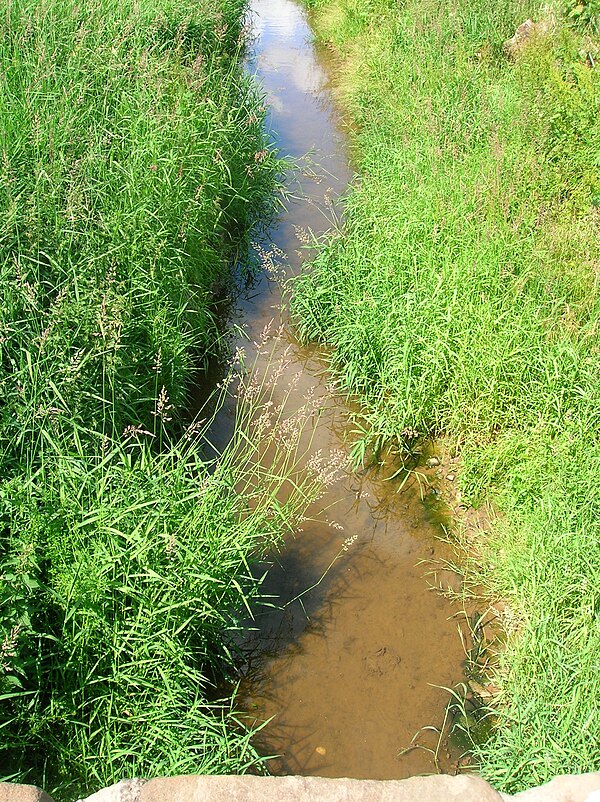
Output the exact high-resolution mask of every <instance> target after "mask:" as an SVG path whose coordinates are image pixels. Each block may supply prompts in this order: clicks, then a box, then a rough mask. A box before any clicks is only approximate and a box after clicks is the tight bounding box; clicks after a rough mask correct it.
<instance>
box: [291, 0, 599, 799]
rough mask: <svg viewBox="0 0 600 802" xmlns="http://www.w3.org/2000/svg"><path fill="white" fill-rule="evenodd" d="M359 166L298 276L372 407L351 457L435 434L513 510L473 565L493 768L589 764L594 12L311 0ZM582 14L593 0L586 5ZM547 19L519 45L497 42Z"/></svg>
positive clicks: (308, 322)
mask: <svg viewBox="0 0 600 802" xmlns="http://www.w3.org/2000/svg"><path fill="white" fill-rule="evenodd" d="M311 6H312V14H313V20H314V24H315V27H316V30H317V33H318V35H320V37H321V38H322V39H324V40H325V41H328V42H330V43H331V44H332V46H333V47H334V49H335V50H336V52H337V56H338V60H339V62H338V63H339V72H340V79H339V84H340V91H341V94H342V96H343V99H344V102H345V103H346V105H347V107H348V109H349V111H350V113H351V116H352V119H353V122H355V123H356V126H357V133H356V136H355V146H356V152H357V159H358V163H359V171H360V177H359V179H358V181H357V183H356V186H355V187H354V188H353V190H352V192H351V193H350V195H349V197H348V201H347V205H346V222H345V226H344V229H343V231H339V232H333V233H332V234H331V235H330V236H329V237H328V239H327V241H325V242H324V243H323V244H322V247H321V249H320V252H319V254H318V255H317V257H316V259H315V261H314V262H313V264H312V265H311V267H310V269H309V270H308V271H307V272H306V273H305V274H304V275H302V276H301V277H300V278H299V280H298V281H297V282H296V284H295V286H294V298H293V312H294V314H295V316H296V320H297V323H298V327H299V330H300V332H301V334H302V336H303V337H305V338H307V339H318V340H320V341H323V342H326V343H329V344H330V345H331V346H332V352H331V364H332V369H333V370H334V371H335V373H336V375H337V377H338V380H339V382H340V385H341V386H342V387H344V388H345V389H346V390H347V391H348V392H349V393H352V394H355V395H357V396H358V397H359V398H360V399H361V400H362V401H363V403H364V421H363V422H362V423H361V426H362V428H363V429H364V431H366V432H368V435H367V436H366V438H365V439H363V440H362V442H361V443H360V444H359V445H358V446H357V448H356V453H357V454H358V455H359V456H360V455H364V454H365V452H366V449H367V447H368V446H369V445H371V446H372V447H374V448H375V449H377V448H378V446H379V445H380V444H381V443H383V442H385V441H389V440H394V439H395V440H396V441H399V442H401V443H405V444H410V442H411V440H412V438H413V437H414V435H415V433H419V434H420V435H421V436H436V435H440V434H442V433H444V434H446V435H448V436H449V437H450V438H452V439H453V440H454V441H455V442H458V443H460V444H461V450H462V456H463V460H464V464H465V470H464V472H463V475H462V488H461V489H462V491H463V494H466V495H467V496H468V497H469V498H470V499H471V500H472V501H474V502H477V501H478V500H481V498H482V497H483V496H484V495H487V496H488V497H491V498H492V499H493V500H494V501H495V502H496V503H497V505H498V507H499V508H500V510H501V512H502V517H501V519H500V520H499V521H498V522H497V524H496V526H495V528H494V531H493V533H492V534H491V535H490V539H489V542H485V543H483V544H481V549H482V550H483V553H484V557H485V561H486V567H484V569H483V574H482V575H481V576H480V579H481V580H482V582H484V583H485V584H487V585H488V587H489V588H490V589H491V591H492V592H494V593H497V594H498V595H500V596H501V597H503V598H505V599H507V600H508V601H509V604H510V606H511V608H512V609H513V611H515V613H516V617H517V621H518V625H517V626H515V630H514V631H513V632H512V633H511V637H510V639H509V643H508V647H507V649H506V652H505V654H504V658H503V665H502V668H501V677H500V678H499V682H500V684H501V687H502V692H503V695H502V702H503V703H502V706H501V708H500V709H499V710H498V711H497V715H498V718H497V727H496V729H495V733H494V736H493V738H492V740H491V741H490V742H489V743H488V744H485V745H482V746H481V745H480V746H478V747H476V752H477V754H478V756H479V758H480V760H481V765H482V771H483V773H484V774H485V775H486V776H487V777H488V778H490V779H491V780H492V781H494V782H495V783H497V784H498V785H500V786H501V787H502V788H504V789H505V790H508V791H515V790H520V789H522V788H524V787H527V786H528V785H532V784H536V783H538V782H543V781H544V780H546V779H548V778H549V777H551V776H553V775H554V774H559V773H564V772H570V771H571V772H576V771H589V770H592V769H595V770H597V769H598V768H599V764H598V755H597V751H596V749H595V745H596V744H597V743H598V739H599V738H600V730H599V729H598V727H599V723H598V718H597V716H596V715H595V713H594V711H595V710H597V708H598V704H599V702H600V696H599V693H600V689H599V688H598V682H597V676H596V675H597V667H598V661H599V660H600V628H599V626H598V621H599V619H598V605H597V593H596V588H597V580H598V576H597V565H598V559H599V558H600V554H598V553H597V552H598V548H597V541H598V540H599V538H598V524H597V521H598V518H599V513H600V510H599V509H598V503H597V493H596V492H595V491H594V488H595V487H597V485H598V483H599V482H600V465H599V464H598V461H597V459H596V454H597V446H598V437H599V434H600V418H599V415H598V410H599V409H600V383H599V382H598V376H599V375H600V373H599V369H600V360H599V357H598V354H599V346H600V331H599V329H598V319H599V313H600V296H599V292H598V264H599V259H600V250H599V242H600V238H599V237H598V233H599V221H600V218H599V216H598V208H599V206H600V161H599V154H600V124H599V120H600V115H599V111H600V77H599V76H600V73H598V69H597V68H596V67H595V66H594V65H595V64H596V62H597V54H598V41H597V38H595V29H594V24H593V21H586V20H584V19H580V20H578V22H577V25H576V26H574V25H573V24H572V23H573V15H571V16H569V13H570V9H562V8H560V7H555V8H554V9H549V8H547V7H546V8H545V9H544V10H542V9H541V8H540V7H538V6H536V5H535V4H531V3H527V2H522V0H516V1H515V2H512V3H509V4H498V3H497V4H494V3H492V4H490V3H483V2H475V3H473V2H469V3H466V2H462V0H458V2H452V3H446V2H437V0H436V1H435V2H433V1H432V2H429V0H427V1H426V2H418V3H417V2H412V3H411V2H408V3H404V4H402V5H401V6H398V4H396V3H395V2H388V0H378V1H375V0H374V2H372V3H368V4H365V3H362V2H357V0H331V2H330V0H317V1H316V2H314V3H312V4H311ZM585 8H589V9H591V8H593V4H585ZM527 18H531V19H533V20H536V21H540V20H544V25H543V26H541V29H538V31H537V33H536V34H534V35H533V36H532V37H531V39H530V40H529V42H527V43H526V45H525V46H524V47H523V48H522V49H521V50H520V51H519V52H518V53H517V54H516V55H515V57H514V58H512V59H509V58H508V57H507V55H506V53H505V52H504V51H503V42H504V40H506V39H508V38H509V37H511V36H512V35H513V33H514V32H515V29H516V28H517V26H519V25H520V24H521V23H522V22H523V21H524V20H526V19H527Z"/></svg>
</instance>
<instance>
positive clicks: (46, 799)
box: [0, 783, 54, 802]
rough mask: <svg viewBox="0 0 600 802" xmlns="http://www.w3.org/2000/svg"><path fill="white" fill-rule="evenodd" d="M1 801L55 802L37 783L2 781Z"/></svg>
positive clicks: (0, 784)
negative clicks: (22, 783)
mask: <svg viewBox="0 0 600 802" xmlns="http://www.w3.org/2000/svg"><path fill="white" fill-rule="evenodd" d="M0 802H54V800H53V799H52V797H51V796H48V794H47V793H46V792H45V791H42V789H41V788H38V787H37V786H36V785H19V784H18V783H0Z"/></svg>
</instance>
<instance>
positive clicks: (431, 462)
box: [425, 457, 440, 468]
mask: <svg viewBox="0 0 600 802" xmlns="http://www.w3.org/2000/svg"><path fill="white" fill-rule="evenodd" d="M439 464H440V461H439V459H438V458H437V457H429V459H428V460H427V462H426V463H425V467H426V468H437V466H438V465H439Z"/></svg>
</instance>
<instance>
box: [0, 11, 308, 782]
mask: <svg viewBox="0 0 600 802" xmlns="http://www.w3.org/2000/svg"><path fill="white" fill-rule="evenodd" d="M244 10H245V7H244V4H243V3H242V2H238V0H217V2H214V3H210V4H208V3H202V2H201V3H196V2H194V3H189V2H185V1H184V2H178V3H176V4H174V3H171V2H170V1H169V0H139V1H138V0H135V2H133V1H132V2H129V1H128V0H123V1H122V2H121V0H92V2H91V3H86V4H85V6H82V5H81V4H77V3H75V2H70V0H14V2H11V3H10V4H9V5H8V6H7V7H6V9H5V13H4V14H3V16H2V20H1V22H0V64H1V70H0V84H1V90H2V91H1V92H0V120H1V123H2V124H1V126H0V129H1V133H0V184H1V191H0V206H1V208H2V216H1V222H0V241H1V243H2V250H1V253H0V292H1V297H2V304H0V385H1V388H2V406H1V409H0V465H1V473H0V477H1V480H0V525H1V529H0V532H1V535H0V576H1V583H0V710H1V712H0V732H1V746H0V765H1V767H2V769H1V774H2V778H3V779H13V780H20V781H23V782H35V783H37V784H39V785H43V786H45V787H46V788H47V789H48V790H49V791H51V792H55V793H58V794H59V795H61V796H65V795H66V796H68V797H74V796H75V795H76V794H77V793H79V794H81V795H82V796H85V795H87V794H88V793H90V792H92V791H93V790H94V789H95V788H97V787H100V786H103V785H106V784H109V783H111V782H113V781H116V780H118V779H120V778H121V777H123V776H132V775H136V774H137V775H144V776H153V775H156V774H169V773H172V774H175V773H193V772H200V771H210V772H213V773H217V772H224V771H229V772H238V771H243V770H245V769H246V768H247V767H248V766H249V765H251V764H253V763H255V762H256V759H257V756H256V754H255V752H254V751H253V750H252V749H251V747H250V746H249V741H248V734H247V733H246V732H245V731H244V729H243V727H241V725H239V723H238V722H237V720H236V717H235V715H234V710H233V703H232V702H231V700H229V701H227V700H226V701H225V702H223V701H222V700H221V701H220V700H219V699H218V698H217V697H218V694H217V693H216V691H215V683H216V678H217V677H219V676H222V675H223V674H224V673H225V674H227V673H228V671H230V669H231V666H232V663H233V662H234V656H233V651H232V650H233V636H234V633H235V632H236V630H237V629H239V627H240V626H241V624H240V621H241V619H242V617H243V616H244V615H247V610H248V605H249V603H250V601H251V599H253V598H254V597H255V596H256V595H257V593H258V585H259V583H258V581H257V580H256V579H254V578H253V577H252V574H251V571H250V564H251V561H252V560H253V559H255V558H257V557H260V555H261V554H263V553H264V551H265V549H267V548H268V547H269V545H272V544H273V543H274V542H275V541H276V540H277V538H278V537H279V536H280V535H281V533H282V532H284V531H287V530H289V528H290V527H292V526H293V525H294V522H295V521H296V520H297V518H298V516H299V515H300V514H301V509H302V507H303V504H304V503H305V501H306V500H307V499H308V498H310V497H311V494H312V493H313V490H314V484H313V483H311V480H310V474H306V475H305V474H304V473H303V474H300V473H298V470H297V467H295V465H296V463H295V461H294V460H295V457H294V454H295V451H294V448H292V447H289V448H286V447H284V446H283V445H281V447H280V449H279V452H278V453H280V458H277V457H273V459H272V460H271V463H270V465H269V470H268V471H267V470H263V469H262V468H261V463H260V454H257V453H256V449H255V448H254V445H253V434H252V425H253V424H252V421H253V420H254V418H255V417H256V416H257V415H258V414H259V412H260V411H261V403H262V401H261V397H259V396H258V395H255V396H254V398H253V400H252V401H250V399H248V402H247V403H243V404H242V407H241V409H243V410H245V411H244V412H243V414H242V412H240V415H241V417H240V420H239V428H238V432H237V434H236V435H235V437H234V438H233V440H232V442H231V444H230V445H229V446H228V448H227V450H226V452H225V453H224V454H222V455H221V456H219V457H216V458H215V457H213V456H211V457H210V458H209V457H208V456H207V455H208V454H211V455H213V454H214V451H213V450H212V449H211V448H209V447H208V445H207V440H206V438H207V429H206V426H208V423H207V424H205V425H202V424H196V425H193V426H192V427H191V428H188V429H186V428H185V427H184V425H183V422H182V415H181V409H182V405H183V404H184V402H185V400H186V397H187V392H186V391H187V386H188V384H189V382H190V379H191V377H192V375H193V373H194V372H195V371H197V369H198V366H199V365H201V364H202V361H203V360H204V359H205V358H206V357H207V356H208V355H210V354H214V353H215V351H216V350H217V348H218V339H219V337H218V331H217V327H216V323H215V320H216V312H215V310H216V304H217V302H218V300H219V298H220V297H221V296H222V295H223V294H224V293H226V292H227V291H228V289H229V288H230V284H231V273H232V269H231V264H232V262H233V258H234V256H236V254H238V253H241V254H242V255H243V252H244V246H245V243H246V241H247V237H248V230H249V227H250V226H251V225H253V224H254V223H256V222H257V221H258V220H259V219H260V218H261V216H263V215H265V214H268V213H269V212H270V210H271V209H272V205H273V200H272V198H273V195H272V189H273V187H274V182H275V173H276V168H277V163H276V161H275V158H274V156H273V154H271V153H270V152H269V150H268V149H267V147H266V145H265V139H264V135H263V131H262V127H261V123H262V115H263V105H262V104H263V102H262V98H261V97H260V96H259V94H258V93H257V91H256V89H255V87H254V86H253V85H252V83H251V82H250V81H249V80H248V79H246V78H245V77H244V75H243V73H242V70H241V66H240V58H239V57H240V54H241V52H242V50H243V45H244V41H243V40H244ZM288 428H289V427H288ZM292 428H293V427H292ZM296 456H297V455H296ZM306 476H308V479H307V480H306V481H305V478H306ZM282 493H283V495H284V497H282V496H281V494H282Z"/></svg>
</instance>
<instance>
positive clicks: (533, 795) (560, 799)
mask: <svg viewBox="0 0 600 802" xmlns="http://www.w3.org/2000/svg"><path fill="white" fill-rule="evenodd" d="M507 799H516V800H518V802H597V800H598V799H600V772H595V773H593V774H579V775H573V776H567V775H566V776H563V777H555V778H554V779H553V780H551V781H550V782H549V783H546V784H545V785H540V786H539V788H531V789H530V790H529V791H521V793H520V794H515V796H513V797H507Z"/></svg>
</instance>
